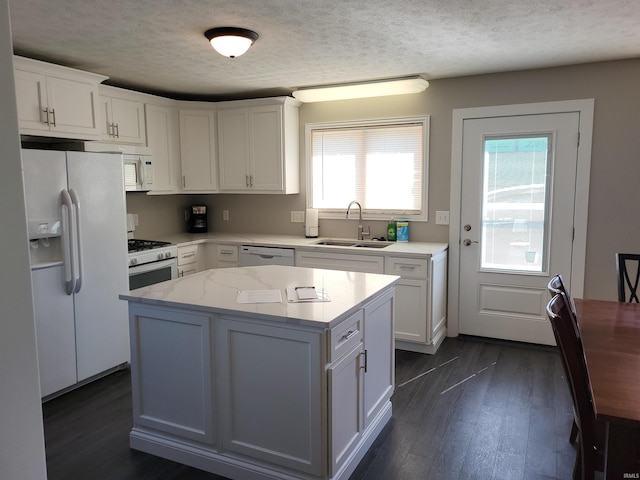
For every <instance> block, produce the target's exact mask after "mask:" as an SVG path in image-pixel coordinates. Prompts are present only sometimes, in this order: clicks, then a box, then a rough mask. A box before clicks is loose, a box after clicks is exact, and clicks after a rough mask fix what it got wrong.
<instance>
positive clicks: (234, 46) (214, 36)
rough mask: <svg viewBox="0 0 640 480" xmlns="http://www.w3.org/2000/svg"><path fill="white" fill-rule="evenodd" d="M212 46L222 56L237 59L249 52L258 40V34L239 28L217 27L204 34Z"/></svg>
mask: <svg viewBox="0 0 640 480" xmlns="http://www.w3.org/2000/svg"><path fill="white" fill-rule="evenodd" d="M204 36H205V37H207V38H208V39H209V42H211V46H212V47H213V48H214V49H215V50H216V52H218V53H219V54H220V55H224V56H225V57H229V58H236V57H239V56H240V55H242V54H243V53H245V52H246V51H247V50H249V47H250V46H251V45H253V42H255V41H256V40H257V39H258V36H259V35H258V34H257V33H256V32H254V31H253V30H247V29H246V28H238V27H217V28H211V29H209V30H207V31H206V32H204Z"/></svg>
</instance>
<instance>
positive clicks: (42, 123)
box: [15, 70, 49, 131]
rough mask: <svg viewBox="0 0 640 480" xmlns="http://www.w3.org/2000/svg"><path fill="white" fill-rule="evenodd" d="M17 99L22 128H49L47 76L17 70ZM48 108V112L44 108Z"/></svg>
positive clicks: (19, 120) (45, 129)
mask: <svg viewBox="0 0 640 480" xmlns="http://www.w3.org/2000/svg"><path fill="white" fill-rule="evenodd" d="M15 82H16V101H17V104H18V122H19V124H20V129H25V128H27V129H30V130H44V131H47V130H49V123H48V119H47V116H48V105H49V104H48V102H47V77H46V76H44V75H41V74H39V73H34V72H27V71H22V70H15ZM45 108H47V112H45V111H44V109H45Z"/></svg>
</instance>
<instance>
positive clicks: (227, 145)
mask: <svg viewBox="0 0 640 480" xmlns="http://www.w3.org/2000/svg"><path fill="white" fill-rule="evenodd" d="M256 103H257V104H256ZM236 105H238V106H236ZM298 107H299V104H298V103H297V102H296V101H295V100H293V99H290V98H286V97H281V98H277V99H263V100H260V101H257V102H256V101H251V100H247V101H237V102H227V103H225V104H222V105H221V104H218V108H219V109H218V163H219V169H220V191H221V192H229V193H280V194H282V193H287V194H288V193H299V192H300V179H299V165H298V163H299V153H298V148H299V139H298V137H299V132H298V128H299V127H298Z"/></svg>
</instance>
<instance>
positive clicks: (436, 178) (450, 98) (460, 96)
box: [136, 59, 640, 300]
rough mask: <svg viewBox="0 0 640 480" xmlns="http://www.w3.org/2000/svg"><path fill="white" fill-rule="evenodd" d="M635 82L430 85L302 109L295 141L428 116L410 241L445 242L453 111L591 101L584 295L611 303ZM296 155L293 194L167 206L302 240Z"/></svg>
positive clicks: (528, 76) (622, 245) (627, 229)
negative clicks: (329, 130)
mask: <svg viewBox="0 0 640 480" xmlns="http://www.w3.org/2000/svg"><path fill="white" fill-rule="evenodd" d="M638 80H640V59H633V60H624V61H616V62H601V63H592V64H585V65H576V66H568V67H558V68H549V69H539V70H527V71H520V72H510V73H499V74H491V75H480V76H469V77H461V78H450V79H442V80H433V81H431V82H430V87H429V88H428V89H427V90H426V91H425V92H424V93H422V94H418V95H407V96H400V97H387V98H380V99H366V100H349V101H340V102H326V103H318V104H305V105H303V106H302V107H301V109H300V138H301V140H303V139H304V124H305V123H308V122H319V121H332V120H348V119H356V118H357V119H360V118H380V117H393V116H403V115H418V114H429V115H431V131H430V139H431V141H430V155H429V156H430V165H429V218H430V221H429V222H426V223H417V222H413V223H412V224H411V227H410V231H411V240H416V241H447V240H448V228H447V227H446V226H439V225H435V223H434V220H433V219H434V217H435V211H436V210H448V209H449V190H450V180H451V178H450V177H451V172H450V168H451V122H452V111H453V109H456V108H469V107H479V106H490V105H508V104H518V103H532V102H547V101H557V100H574V99H583V98H595V101H596V102H595V118H594V133H593V150H592V153H593V157H592V163H591V167H592V171H591V186H590V195H589V225H588V241H587V261H586V272H585V275H586V281H585V290H584V292H585V296H586V297H589V298H601V299H610V300H614V299H616V298H617V297H616V279H615V265H614V255H615V253H616V252H622V251H628V252H640V242H638V240H636V238H637V237H638V235H636V232H638V233H640V224H639V223H638V222H636V221H635V213H636V209H635V208H634V207H635V204H636V199H635V193H636V191H637V190H638V187H639V186H638V181H639V180H640V161H639V160H638V155H639V154H640V135H639V134H638V130H639V125H638V123H639V122H638V119H639V118H640V113H639V112H640V95H639V94H638V93H637V84H638ZM304 151H305V150H304V142H303V141H301V152H300V153H301V165H302V170H301V185H302V193H301V194H299V195H290V196H268V195H257V196H250V195H204V196H193V197H190V196H184V195H181V196H177V197H173V198H172V199H171V200H169V202H170V203H171V204H172V205H173V206H172V207H171V208H172V209H173V210H180V209H181V208H183V207H184V206H186V205H189V204H190V203H199V202H204V203H206V204H208V205H209V207H210V210H211V215H210V220H211V224H212V229H214V230H217V231H226V232H233V231H235V232H256V233H282V234H292V235H303V234H304V231H303V229H302V227H301V225H300V224H292V223H290V221H289V219H290V213H289V212H290V211H291V210H304V208H305V195H304V185H305V179H304V175H305V170H304ZM154 201H156V200H155V197H153V198H142V199H137V202H136V208H140V209H141V210H142V211H143V212H146V211H150V210H153V203H152V202H154ZM345 207H346V206H345ZM223 209H228V210H230V221H228V222H223V221H222V210H223ZM149 214H151V213H149ZM141 221H143V220H141ZM368 223H370V224H371V229H372V233H373V234H374V235H382V234H383V233H384V229H385V228H384V227H385V223H384V222H368ZM148 227H149V230H146V231H145V233H148V234H149V235H153V234H154V233H156V231H155V229H156V228H158V229H164V228H168V229H171V228H173V229H175V228H182V225H181V224H180V223H179V222H173V223H172V224H169V223H165V224H163V225H162V226H155V225H148ZM167 233H168V232H167ZM320 234H321V235H323V236H342V237H344V236H347V237H351V236H354V235H355V223H354V222H353V221H351V222H346V221H344V220H332V221H329V220H325V221H323V220H320Z"/></svg>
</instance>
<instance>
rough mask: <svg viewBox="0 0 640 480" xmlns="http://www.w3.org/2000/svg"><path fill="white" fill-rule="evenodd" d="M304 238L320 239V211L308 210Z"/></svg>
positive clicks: (305, 218)
mask: <svg viewBox="0 0 640 480" xmlns="http://www.w3.org/2000/svg"><path fill="white" fill-rule="evenodd" d="M304 236H305V237H307V238H317V237H318V209H316V208H307V211H306V213H305V217H304Z"/></svg>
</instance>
